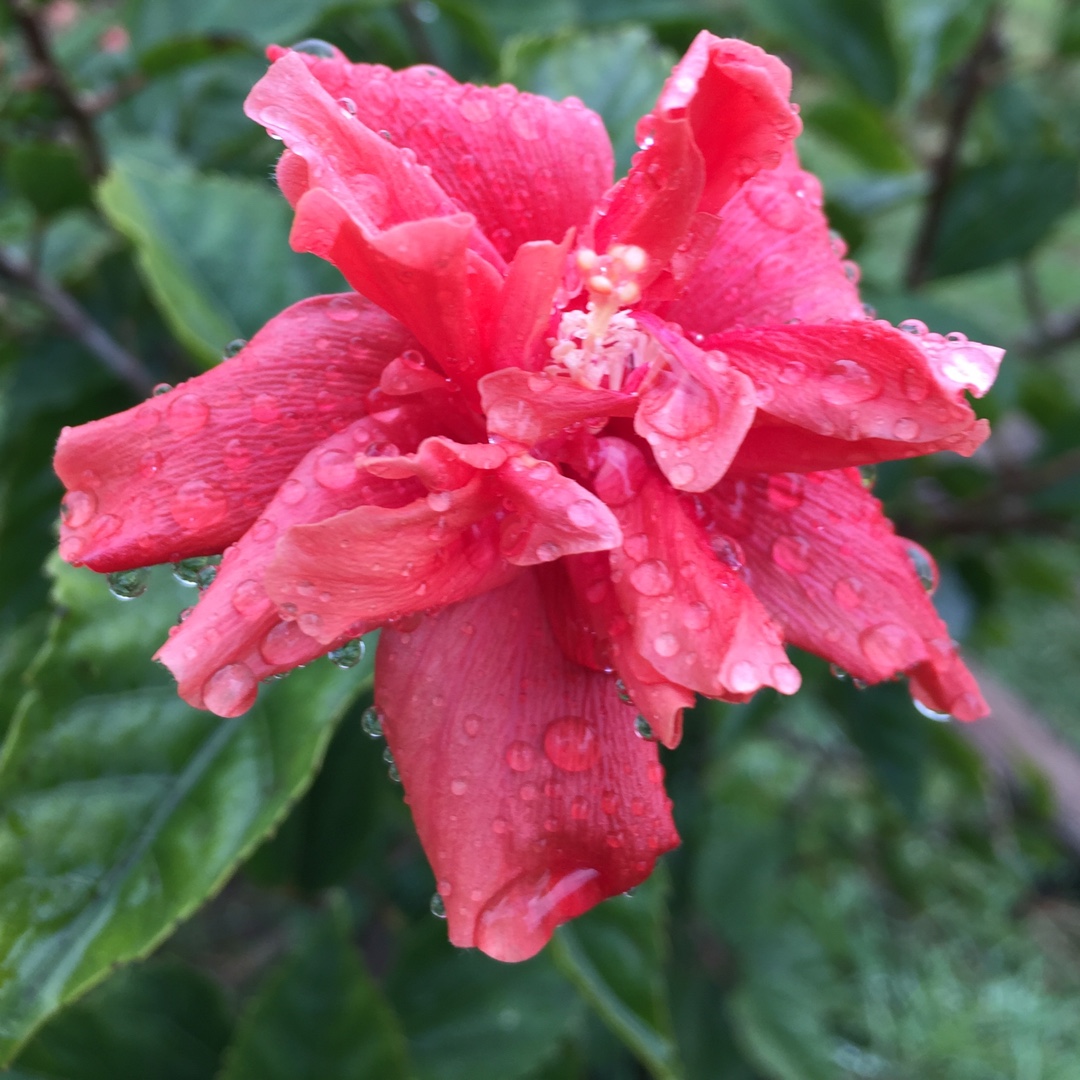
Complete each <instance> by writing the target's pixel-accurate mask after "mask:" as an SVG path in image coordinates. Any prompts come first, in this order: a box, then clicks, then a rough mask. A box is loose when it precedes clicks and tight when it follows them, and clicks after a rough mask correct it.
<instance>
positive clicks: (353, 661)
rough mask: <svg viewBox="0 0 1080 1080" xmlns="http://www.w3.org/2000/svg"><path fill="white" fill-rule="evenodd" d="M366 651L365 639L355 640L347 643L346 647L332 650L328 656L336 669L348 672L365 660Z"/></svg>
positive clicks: (341, 646) (342, 646)
mask: <svg viewBox="0 0 1080 1080" xmlns="http://www.w3.org/2000/svg"><path fill="white" fill-rule="evenodd" d="M366 651H367V646H366V645H365V644H364V639H363V638H353V640H352V641H347V642H346V643H345V644H344V645H340V646H338V648H336V649H331V650H330V651H329V652H328V653H327V654H326V656H327V659H328V660H329V661H330V663H331V664H333V665H334V666H335V667H339V668H342V669H343V670H347V669H348V668H354V667H356V665H357V664H359V663H360V661H361V660H363V659H364V653H365V652H366Z"/></svg>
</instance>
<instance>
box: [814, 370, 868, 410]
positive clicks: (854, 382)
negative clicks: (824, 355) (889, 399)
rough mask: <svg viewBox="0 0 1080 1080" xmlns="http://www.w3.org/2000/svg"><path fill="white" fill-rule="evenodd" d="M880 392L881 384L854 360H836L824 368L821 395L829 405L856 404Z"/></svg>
mask: <svg viewBox="0 0 1080 1080" xmlns="http://www.w3.org/2000/svg"><path fill="white" fill-rule="evenodd" d="M880 393H881V384H880V383H879V382H878V380H877V378H876V377H875V376H874V375H873V374H872V373H871V372H870V371H868V370H867V369H866V368H865V367H863V365H862V364H860V363H858V362H857V361H855V360H836V361H834V362H833V363H832V364H830V365H829V367H828V368H827V369H826V372H825V380H824V382H823V383H822V387H821V396H822V397H823V398H824V399H825V400H826V401H827V402H829V404H831V405H858V404H860V403H861V402H863V401H869V400H870V399H871V398H875V397H877V396H878V394H880Z"/></svg>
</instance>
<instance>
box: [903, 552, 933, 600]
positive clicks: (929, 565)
mask: <svg viewBox="0 0 1080 1080" xmlns="http://www.w3.org/2000/svg"><path fill="white" fill-rule="evenodd" d="M904 550H905V551H906V552H907V557H908V558H909V559H910V560H911V565H912V566H913V567H914V568H915V573H916V575H917V576H918V578H919V584H920V585H922V587H923V588H924V589H925V590H926V591H927V592H928V593H933V591H934V590H935V589H936V588H937V586H938V571H937V563H935V562H934V559H933V557H932V556H931V555H930V552H928V551H927V550H926V548H924V547H922V546H921V545H920V544H916V543H915V541H914V540H905V541H904Z"/></svg>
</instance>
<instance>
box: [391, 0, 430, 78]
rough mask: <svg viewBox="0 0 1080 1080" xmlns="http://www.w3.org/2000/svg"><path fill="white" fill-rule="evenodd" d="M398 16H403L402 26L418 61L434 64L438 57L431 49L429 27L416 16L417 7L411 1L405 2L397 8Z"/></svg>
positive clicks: (404, 0)
mask: <svg viewBox="0 0 1080 1080" xmlns="http://www.w3.org/2000/svg"><path fill="white" fill-rule="evenodd" d="M397 11H398V15H400V16H401V24H402V26H403V27H404V28H405V36H406V37H407V38H408V39H409V44H410V45H411V46H412V47H413V52H415V53H416V56H417V59H418V60H419V61H420V62H421V63H423V64H434V63H435V61H436V59H437V57H436V56H435V50H434V49H433V48H432V47H431V40H430V38H429V37H428V32H427V27H425V26H424V22H423V20H422V19H421V18H420V16H419V15H417V14H416V6H415V5H414V4H413V3H411V2H410V0H403V2H402V3H400V4H398V6H397Z"/></svg>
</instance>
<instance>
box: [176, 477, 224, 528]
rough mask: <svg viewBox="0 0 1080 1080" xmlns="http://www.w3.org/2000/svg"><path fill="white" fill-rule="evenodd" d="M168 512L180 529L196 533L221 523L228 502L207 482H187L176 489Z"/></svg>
mask: <svg viewBox="0 0 1080 1080" xmlns="http://www.w3.org/2000/svg"><path fill="white" fill-rule="evenodd" d="M169 510H170V512H171V513H172V517H173V520H174V521H175V522H176V524H177V525H179V526H180V528H181V529H190V530H192V531H198V530H201V529H207V528H209V527H210V526H211V525H216V524H217V523H218V522H219V521H221V520H222V519H223V518H224V517H225V515H226V514H228V512H229V500H228V497H227V496H226V495H225V493H224V492H223V491H222V490H221V489H220V488H219V487H217V486H216V485H214V484H211V483H210V482H209V481H207V480H189V481H188V482H187V483H186V484H181V485H180V487H179V488H177V490H176V494H175V495H174V496H173V497H172V501H171V502H170V504H169Z"/></svg>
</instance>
